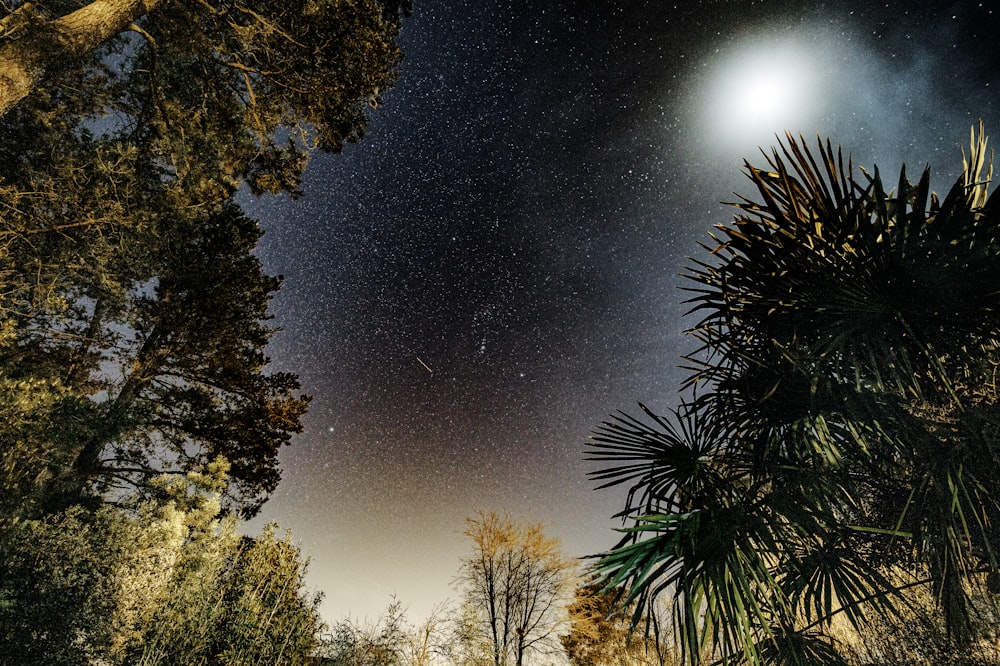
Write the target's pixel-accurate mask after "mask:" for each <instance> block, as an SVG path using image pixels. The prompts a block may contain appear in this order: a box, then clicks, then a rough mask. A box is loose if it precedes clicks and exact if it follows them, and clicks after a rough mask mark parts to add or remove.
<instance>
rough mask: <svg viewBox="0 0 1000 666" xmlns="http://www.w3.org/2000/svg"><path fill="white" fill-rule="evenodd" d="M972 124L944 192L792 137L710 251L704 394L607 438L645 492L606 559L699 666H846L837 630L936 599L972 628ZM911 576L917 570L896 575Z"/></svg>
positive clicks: (627, 420) (975, 159) (996, 254)
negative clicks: (862, 168)
mask: <svg viewBox="0 0 1000 666" xmlns="http://www.w3.org/2000/svg"><path fill="white" fill-rule="evenodd" d="M985 164H986V140H985V138H984V137H983V136H982V134H981V133H980V136H979V138H978V139H977V138H976V137H975V136H973V141H972V146H971V152H970V154H969V156H968V159H967V161H965V162H964V164H963V167H964V168H963V172H962V175H961V177H960V178H959V179H958V182H957V183H956V184H955V186H954V187H953V188H952V189H951V190H950V192H949V193H948V195H947V196H946V197H945V198H944V199H943V200H939V199H938V197H937V196H935V195H934V194H932V193H931V192H930V188H929V172H928V171H924V173H923V174H922V176H921V178H920V179H919V180H918V181H917V182H916V183H913V182H910V181H909V180H908V179H907V178H906V174H905V170H904V171H902V172H901V174H900V177H899V180H898V185H897V187H896V189H895V190H894V191H886V189H885V188H884V186H883V181H882V178H881V176H880V174H879V172H878V170H877V169H876V170H874V172H873V173H872V174H868V173H867V172H863V177H858V176H857V175H856V174H855V173H854V170H853V168H852V165H851V164H850V162H849V161H847V162H846V163H845V160H844V159H843V157H842V155H841V153H840V152H839V151H836V152H835V151H834V150H833V149H832V148H831V146H830V144H829V143H826V144H825V145H824V144H822V143H820V144H819V146H818V150H817V151H816V152H815V153H813V152H811V151H810V150H808V149H807V148H806V147H805V146H804V145H803V143H801V142H800V141H796V140H794V138H792V137H791V136H789V137H788V140H787V143H786V144H785V145H784V146H782V147H780V149H778V150H776V151H774V153H773V154H772V155H771V157H770V159H769V160H768V164H767V166H766V168H763V169H761V168H756V167H753V166H751V165H750V164H747V166H746V169H747V174H748V176H749V178H750V180H751V181H752V182H753V184H754V185H755V186H756V188H757V191H758V194H759V198H758V199H757V200H752V199H743V200H742V201H741V202H740V203H737V204H735V205H736V206H737V208H738V209H739V213H738V215H737V216H736V219H735V221H734V223H733V224H731V225H722V226H720V227H719V231H718V232H717V234H715V235H713V236H712V241H711V242H710V243H708V244H707V245H706V247H705V249H706V250H707V254H706V256H705V257H704V258H703V259H700V260H695V261H694V263H693V267H692V268H690V269H689V270H688V273H687V277H688V278H689V279H690V280H692V281H693V283H694V284H693V287H691V290H692V292H693V294H694V295H693V297H692V298H691V299H690V301H689V303H690V304H691V305H692V312H693V313H695V314H697V315H699V316H700V319H699V320H698V322H697V323H696V324H695V325H694V327H693V328H692V329H691V330H690V333H691V334H692V335H693V336H694V337H695V338H696V339H697V340H698V341H700V343H701V344H702V347H701V350H700V352H698V353H696V354H694V355H692V356H691V357H690V358H689V359H688V362H689V364H690V367H691V375H690V377H689V379H688V380H687V382H686V384H685V389H686V390H687V395H688V396H689V397H688V399H687V400H686V401H685V402H684V403H683V404H682V405H681V406H680V408H679V409H678V410H677V411H676V412H675V413H674V414H672V415H671V416H669V417H663V416H658V415H655V414H653V413H652V412H650V411H649V410H647V409H645V408H643V409H644V411H645V414H646V417H645V418H635V417H632V416H629V415H624V414H623V415H620V416H619V417H617V418H616V419H615V420H613V421H610V422H608V423H605V424H604V425H603V426H602V427H601V428H600V429H599V430H598V431H597V433H596V434H595V436H594V441H593V447H594V448H593V449H592V451H593V456H592V458H593V459H596V460H599V461H601V462H602V463H604V464H605V467H604V468H603V469H601V470H599V471H598V472H596V474H595V476H596V478H598V479H601V480H602V481H604V482H605V483H606V484H607V485H613V484H619V483H625V484H630V489H629V494H628V500H627V503H626V507H625V511H624V514H623V515H624V516H625V517H626V519H627V521H629V522H630V525H629V526H628V529H627V531H626V533H625V536H624V538H623V539H622V541H621V542H620V543H619V545H618V546H617V547H615V549H613V550H611V551H610V552H609V553H607V554H605V555H604V557H603V558H602V559H601V561H600V562H599V564H598V565H597V566H598V570H599V571H600V572H601V573H602V575H603V576H604V580H605V582H606V583H607V584H610V585H612V586H618V585H627V586H628V590H629V591H628V595H627V597H626V598H627V599H628V601H633V600H635V601H638V602H639V603H640V605H641V604H642V603H644V602H646V601H648V600H649V599H650V598H653V597H656V596H658V595H664V596H666V597H667V598H668V599H670V602H671V607H672V608H671V612H672V616H673V622H674V633H675V635H676V638H677V640H678V642H679V644H680V645H681V647H682V648H683V650H684V656H685V658H686V660H687V661H688V662H689V663H698V661H699V660H700V659H701V658H702V657H704V656H711V657H713V658H719V659H722V660H724V661H727V662H728V661H730V660H735V659H746V660H747V661H748V662H749V663H752V664H759V663H802V664H804V663H835V662H837V661H838V660H839V657H838V656H837V654H836V652H835V651H834V649H833V647H831V645H832V643H831V640H830V639H829V637H828V636H826V635H824V631H825V630H828V629H829V628H830V626H831V622H832V621H833V619H834V618H835V617H836V618H843V619H844V620H845V621H847V622H848V623H850V624H852V625H853V626H854V627H855V628H856V629H858V630H862V631H863V630H864V627H865V624H866V618H871V617H876V616H879V615H881V616H885V617H892V616H893V615H894V614H895V613H896V612H897V611H898V609H900V608H901V607H902V606H903V605H904V602H903V601H902V599H904V595H905V592H906V591H907V590H909V589H914V588H918V587H926V589H928V590H930V591H931V593H932V595H933V597H934V599H935V600H936V602H937V604H938V605H939V608H940V612H941V614H942V617H943V619H944V621H945V623H946V626H947V627H948V630H949V637H950V639H951V640H952V641H954V642H955V643H956V645H958V644H962V643H963V642H965V641H967V640H968V638H969V636H970V633H971V629H972V625H971V622H970V618H969V614H968V590H969V586H970V585H973V584H975V582H976V581H979V580H982V579H983V578H985V581H986V582H987V584H989V585H994V589H1000V586H997V585H996V584H995V582H996V580H997V576H998V558H997V533H996V528H995V526H996V525H997V524H998V520H1000V504H998V498H1000V486H998V479H1000V474H998V473H997V472H998V471H1000V467H998V462H1000V440H998V434H1000V432H998V430H997V425H996V424H997V423H998V422H1000V421H998V418H997V417H998V416H1000V411H998V408H1000V404H998V394H997V388H996V386H997V385H996V382H995V377H996V373H997V369H998V367H1000V354H998V346H997V333H998V331H1000V291H998V289H997V286H996V285H997V284H1000V224H998V220H997V215H998V210H1000V198H998V197H996V196H993V197H989V196H988V192H987V186H988V184H989V179H990V176H991V174H990V173H989V172H988V173H987V174H986V175H985V176H983V175H982V170H983V168H984V166H985ZM902 572H910V573H911V575H910V576H909V577H900V575H901V573H902Z"/></svg>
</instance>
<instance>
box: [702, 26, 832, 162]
mask: <svg viewBox="0 0 1000 666" xmlns="http://www.w3.org/2000/svg"><path fill="white" fill-rule="evenodd" d="M824 50H825V49H824V47H823V46H822V45H820V44H817V43H815V42H809V43H802V42H799V41H796V40H793V39H791V38H789V37H787V36H784V37H774V36H760V37H756V38H750V39H744V40H742V41H739V42H736V43H735V44H733V45H732V46H731V47H727V48H726V49H723V50H720V52H719V55H718V57H717V58H716V59H715V60H714V61H713V62H710V63H709V66H708V70H707V74H706V76H705V78H704V79H703V80H702V83H701V87H702V95H701V99H702V102H701V104H700V108H699V109H698V112H697V115H698V118H699V123H700V125H701V127H700V130H701V133H702V134H703V136H707V137H710V140H711V143H712V144H714V146H715V147H716V148H717V149H721V150H725V151H726V152H729V151H731V150H735V151H738V152H740V153H746V151H747V150H748V149H752V148H754V147H756V146H760V145H770V144H772V143H773V140H774V137H775V135H779V136H780V135H782V134H784V132H786V131H791V132H793V133H799V132H802V133H804V134H806V135H810V134H813V133H815V132H816V131H817V130H819V129H820V127H819V125H820V124H821V121H822V116H823V107H824V102H825V101H826V100H827V98H828V97H829V94H830V88H831V84H832V80H831V79H832V76H831V74H830V72H829V71H828V70H827V68H825V67H824V66H823V65H822V62H823V53H822V52H823V51H824Z"/></svg>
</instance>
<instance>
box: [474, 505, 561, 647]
mask: <svg viewBox="0 0 1000 666" xmlns="http://www.w3.org/2000/svg"><path fill="white" fill-rule="evenodd" d="M465 535H466V536H467V537H468V538H469V540H470V541H471V542H472V546H473V552H472V554H471V555H470V556H469V557H467V558H465V560H464V561H463V562H462V568H461V571H460V573H459V575H458V581H459V582H460V583H461V584H462V585H463V587H464V593H465V600H466V602H467V604H468V606H467V611H468V612H469V613H470V614H471V618H473V619H474V622H475V623H476V624H478V625H479V627H480V635H483V634H485V635H486V636H487V637H488V640H489V642H490V644H491V645H490V647H491V653H492V654H491V657H492V663H493V664H494V666H510V665H511V664H516V665H517V666H522V664H523V663H524V659H525V657H526V655H530V654H546V653H551V652H554V651H558V650H559V648H560V645H559V642H558V636H559V633H560V632H561V631H562V630H563V628H564V626H565V623H566V604H567V603H568V600H569V599H568V597H569V595H570V594H571V590H572V588H573V583H574V575H575V563H574V562H573V561H572V560H570V559H568V558H567V557H566V556H565V555H563V553H562V550H561V547H560V544H559V541H558V539H553V538H551V537H547V536H546V535H545V534H544V532H543V529H542V526H541V525H540V524H528V525H519V524H516V523H514V522H513V521H512V520H511V519H510V517H508V516H500V515H499V514H497V513H493V512H490V513H484V512H479V513H478V514H477V515H476V516H475V517H472V518H467V519H466V530H465Z"/></svg>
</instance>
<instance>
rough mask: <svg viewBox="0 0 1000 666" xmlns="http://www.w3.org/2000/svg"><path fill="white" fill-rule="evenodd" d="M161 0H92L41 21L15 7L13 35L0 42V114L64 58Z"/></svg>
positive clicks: (70, 57) (116, 30) (74, 55)
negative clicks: (16, 10)
mask: <svg viewBox="0 0 1000 666" xmlns="http://www.w3.org/2000/svg"><path fill="white" fill-rule="evenodd" d="M166 2H167V0H94V2H91V3H90V4H88V5H84V6H83V7H81V8H80V9H78V10H76V11H75V12H71V13H69V14H67V15H65V16H61V17H59V18H56V19H46V18H44V17H43V16H41V15H40V14H39V13H38V12H37V11H33V8H32V7H31V6H28V5H26V6H24V7H22V8H20V9H19V10H18V12H19V11H21V9H24V10H26V11H24V12H23V13H22V15H23V18H22V19H21V20H17V21H16V22H17V23H18V24H19V28H18V29H12V30H11V32H13V33H15V34H14V35H13V36H12V38H11V39H10V41H6V42H3V43H2V44H0V117H2V116H5V115H7V112H8V111H10V110H11V109H12V108H14V106H15V105H17V103H18V102H20V101H21V100H22V99H24V98H25V97H27V96H28V95H29V94H30V93H31V92H32V91H33V90H34V89H35V88H37V87H38V86H39V84H41V83H42V82H43V81H44V80H45V79H46V78H48V77H49V76H51V75H52V74H53V73H55V72H56V71H57V70H58V69H59V68H60V67H61V66H63V65H65V63H66V62H67V61H71V60H75V59H79V58H82V57H83V56H86V55H87V54H88V53H91V52H92V51H94V50H95V49H96V48H97V47H98V46H100V45H101V44H103V43H104V42H106V41H107V40H108V39H110V38H112V37H114V36H115V35H117V34H119V33H121V32H124V31H125V30H127V29H128V27H129V26H130V25H131V24H132V23H133V22H134V21H136V20H138V19H139V18H140V17H142V16H145V15H146V14H148V13H149V12H151V11H153V10H155V9H157V8H158V7H160V6H161V5H163V4H165V3H166ZM18 12H15V13H14V14H11V16H9V17H7V18H8V19H10V18H11V17H13V16H14V15H15V14H17V13H18ZM19 18H21V17H19ZM10 23H11V24H13V23H15V21H10ZM18 32H20V33H22V34H16V33H18Z"/></svg>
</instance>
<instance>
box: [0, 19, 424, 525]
mask: <svg viewBox="0 0 1000 666" xmlns="http://www.w3.org/2000/svg"><path fill="white" fill-rule="evenodd" d="M407 9H408V3H406V2H398V1H395V2H392V1H387V2H377V1H376V0H358V1H352V2H345V1H340V0H320V1H319V2H316V1H314V0H309V1H295V0H293V1H292V2H268V1H263V2H205V1H203V0H191V1H190V2H158V1H152V0H151V1H150V2H146V3H138V2H131V1H128V2H126V1H124V0H95V2H93V3H91V4H85V5H83V6H82V7H81V6H79V5H76V4H73V3H63V2H59V1H52V2H26V3H19V4H18V3H15V4H14V5H12V6H8V7H7V9H6V10H5V11H6V12H7V14H6V16H4V17H3V18H2V19H0V22H2V23H0V25H2V26H3V28H2V31H0V63H3V62H8V64H9V63H15V62H16V63H17V64H18V66H19V67H22V69H24V68H26V69H25V72H22V73H18V72H19V71H20V70H18V68H17V67H14V66H13V65H11V66H10V67H8V66H7V65H3V64H0V71H3V72H4V76H0V79H4V80H5V81H7V82H8V83H9V81H10V80H12V78H18V77H20V78H18V80H19V81H21V82H22V83H23V82H25V81H26V82H27V84H26V88H25V90H24V91H23V94H20V93H17V94H14V93H12V92H11V90H12V88H11V85H13V84H11V85H8V83H2V82H0V83H2V84H0V109H2V110H3V111H4V112H5V114H4V115H3V117H2V118H0V402H2V403H3V404H4V405H5V406H7V407H9V412H10V414H11V416H12V418H11V419H10V420H8V421H7V422H6V423H5V424H4V426H3V428H2V430H3V432H2V433H0V435H2V436H4V437H5V438H8V440H7V441H8V442H9V444H8V445H7V446H5V447H4V448H3V450H2V451H3V452H2V455H3V457H4V458H3V461H4V464H3V466H2V467H0V474H2V475H3V476H4V478H3V481H4V483H3V491H2V493H0V502H2V503H3V504H4V506H5V508H6V509H7V510H8V511H10V512H13V513H23V514H24V515H37V513H38V512H39V511H41V512H44V511H49V510H59V509H60V508H62V507H64V506H67V505H68V504H72V503H74V502H76V501H78V500H79V499H80V497H81V496H82V494H86V493H87V492H90V491H96V492H98V493H100V494H105V496H108V495H107V493H109V492H110V493H111V496H113V495H114V493H115V492H119V491H120V490H121V489H122V488H123V486H127V485H134V486H138V487H142V486H143V485H144V484H145V482H146V480H147V479H149V478H153V477H155V476H157V475H159V474H162V473H165V472H167V473H175V472H176V473H183V472H186V471H188V470H193V469H198V468H199V467H201V466H203V465H204V464H206V463H207V462H208V461H211V460H213V459H214V458H215V457H216V456H218V455H223V456H225V457H226V458H227V459H229V461H230V463H231V466H232V467H231V479H232V486H231V492H230V507H231V508H234V509H238V510H241V511H243V512H244V513H245V514H247V515H252V514H253V513H255V512H256V511H257V510H258V509H259V507H260V505H261V503H262V502H263V501H264V500H265V499H266V498H267V496H268V494H269V493H270V492H271V491H272V490H273V489H274V487H275V485H276V483H277V481H278V478H279V470H278V467H277V453H278V450H279V448H280V447H281V446H282V445H283V444H286V443H288V441H289V440H290V437H291V435H292V434H294V433H296V432H298V431H299V430H300V428H301V426H300V417H301V415H302V414H303V413H304V411H305V407H306V404H307V402H308V397H307V396H301V395H299V394H298V388H299V386H298V382H297V379H296V378H295V376H294V375H291V374H287V373H272V372H268V371H267V369H266V366H267V363H268V359H267V357H266V356H265V355H264V348H265V346H266V344H267V342H268V340H269V338H270V337H271V335H272V333H273V330H272V329H271V328H270V327H269V326H268V325H267V319H268V315H267V304H268V301H269V299H270V298H271V296H272V295H273V293H274V292H275V291H276V290H277V289H278V287H279V285H280V278H279V277H274V276H269V275H266V274H265V273H264V272H263V270H262V268H261V266H260V263H259V262H258V261H257V259H256V258H255V257H254V256H253V254H252V251H253V249H254V247H255V244H256V242H257V240H258V239H259V237H260V233H261V232H260V230H259V226H258V224H257V222H256V221H255V220H252V219H250V218H248V217H246V216H245V215H244V214H243V213H242V212H241V211H240V210H239V209H238V207H237V206H236V205H235V204H234V203H233V197H234V195H235V193H236V192H237V190H238V188H240V187H244V186H245V187H248V188H249V189H250V190H251V191H252V192H254V193H257V194H261V193H265V192H288V193H291V194H293V195H296V194H297V193H298V184H299V180H300V177H301V173H302V170H303V168H304V167H305V164H306V161H307V157H308V155H309V154H310V152H311V151H313V150H316V149H318V150H325V151H338V150H340V149H341V148H342V147H343V145H344V144H345V142H351V141H357V140H359V139H360V138H361V137H362V135H363V133H364V128H365V124H366V122H367V117H366V112H367V111H368V110H370V109H371V108H372V107H374V106H377V105H378V103H379V99H380V98H379V95H380V94H381V93H382V92H383V91H385V90H387V89H388V88H390V87H391V85H392V84H393V82H394V80H395V76H396V70H397V67H398V64H399V61H400V57H401V56H400V52H399V49H398V47H397V46H396V44H395V42H394V40H395V38H396V35H397V34H398V30H399V27H400V25H399V22H400V14H401V12H403V11H406V10H407ZM43 56H44V57H43ZM28 70H30V71H28ZM4 77H6V78H4ZM19 85H20V84H19ZM15 87H16V86H15ZM11 95H13V96H11ZM4 96H7V97H4Z"/></svg>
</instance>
